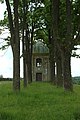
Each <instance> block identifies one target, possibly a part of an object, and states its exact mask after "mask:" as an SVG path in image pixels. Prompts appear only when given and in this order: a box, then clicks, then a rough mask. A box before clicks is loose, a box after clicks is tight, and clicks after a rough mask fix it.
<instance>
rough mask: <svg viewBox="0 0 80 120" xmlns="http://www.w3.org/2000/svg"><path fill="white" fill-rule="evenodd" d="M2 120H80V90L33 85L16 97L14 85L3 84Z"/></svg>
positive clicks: (0, 96) (0, 84)
mask: <svg viewBox="0 0 80 120" xmlns="http://www.w3.org/2000/svg"><path fill="white" fill-rule="evenodd" d="M0 120H80V86H79V85H74V92H65V91H64V90H63V89H62V88H56V86H53V85H51V84H50V83H43V82H42V83H41V82H34V83H32V84H30V85H28V87H27V88H26V89H24V88H23V87H22V88H21V92H20V93H18V94H16V93H14V92H13V91H12V83H11V82H0Z"/></svg>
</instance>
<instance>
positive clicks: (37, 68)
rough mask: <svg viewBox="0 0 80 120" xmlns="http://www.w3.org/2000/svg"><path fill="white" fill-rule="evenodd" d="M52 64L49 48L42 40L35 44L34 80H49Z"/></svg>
mask: <svg viewBox="0 0 80 120" xmlns="http://www.w3.org/2000/svg"><path fill="white" fill-rule="evenodd" d="M49 78H50V64H49V48H48V47H47V45H46V44H44V43H43V42H42V41H41V40H38V41H37V42H36V43H35V44H34V45H33V53H32V80H33V81H49Z"/></svg>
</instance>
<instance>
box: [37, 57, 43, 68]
mask: <svg viewBox="0 0 80 120" xmlns="http://www.w3.org/2000/svg"><path fill="white" fill-rule="evenodd" d="M41 65H42V59H41V58H37V59H36V67H40V66H41Z"/></svg>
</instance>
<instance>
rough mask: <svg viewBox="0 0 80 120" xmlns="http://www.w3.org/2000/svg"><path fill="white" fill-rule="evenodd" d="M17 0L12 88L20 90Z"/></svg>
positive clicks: (16, 3)
mask: <svg viewBox="0 0 80 120" xmlns="http://www.w3.org/2000/svg"><path fill="white" fill-rule="evenodd" d="M18 2H19V1H18V0H17V1H16V0H14V26H15V30H14V33H15V46H14V47H13V48H14V50H13V64H14V65H13V66H14V68H13V69H14V70H13V71H14V73H13V74H14V76H13V89H14V90H15V91H16V90H20V39H19V21H18Z"/></svg>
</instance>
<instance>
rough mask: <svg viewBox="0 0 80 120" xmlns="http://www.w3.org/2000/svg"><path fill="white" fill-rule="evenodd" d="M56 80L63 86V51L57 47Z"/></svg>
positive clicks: (58, 84)
mask: <svg viewBox="0 0 80 120" xmlns="http://www.w3.org/2000/svg"><path fill="white" fill-rule="evenodd" d="M56 69H57V70H56V71H57V75H56V80H57V86H60V87H62V86H63V77H62V57H61V52H60V51H59V49H58V48H57V51H56Z"/></svg>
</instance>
